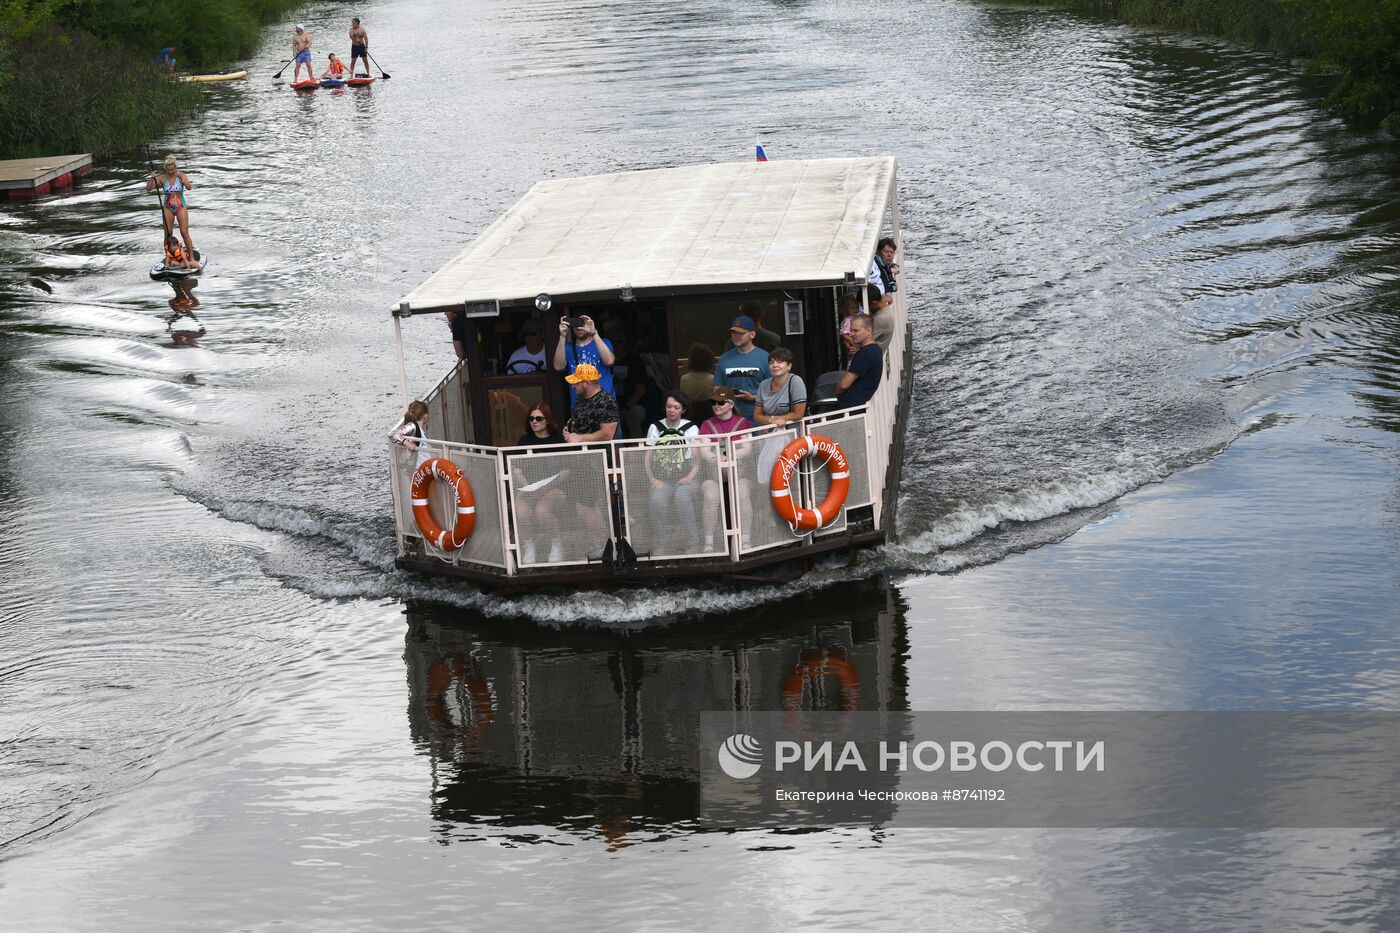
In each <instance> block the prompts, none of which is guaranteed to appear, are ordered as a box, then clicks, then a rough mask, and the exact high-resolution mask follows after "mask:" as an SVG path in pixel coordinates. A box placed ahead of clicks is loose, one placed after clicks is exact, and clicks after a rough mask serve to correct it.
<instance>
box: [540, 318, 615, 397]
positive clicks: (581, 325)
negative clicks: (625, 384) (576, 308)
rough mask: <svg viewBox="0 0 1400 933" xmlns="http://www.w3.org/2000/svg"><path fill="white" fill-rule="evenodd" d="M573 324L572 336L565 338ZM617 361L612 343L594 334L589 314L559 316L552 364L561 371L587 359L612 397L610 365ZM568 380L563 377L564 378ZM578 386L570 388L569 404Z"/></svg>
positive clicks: (571, 368)
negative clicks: (557, 335)
mask: <svg viewBox="0 0 1400 933" xmlns="http://www.w3.org/2000/svg"><path fill="white" fill-rule="evenodd" d="M571 322H572V324H573V339H572V340H570V339H569V326H570V323H571ZM615 362H617V356H616V355H615V354H614V353H613V345H612V344H611V343H610V342H609V341H608V340H606V339H605V338H603V337H600V336H599V335H598V325H597V324H594V323H593V318H591V317H589V316H588V315H586V314H580V315H579V316H578V317H576V318H572V319H571V318H569V317H561V318H559V342H558V343H557V344H555V345H554V368H555V369H557V370H558V371H559V372H561V373H571V372H573V371H574V368H575V367H577V366H578V365H579V364H580V363H587V364H588V365H590V366H592V367H593V368H594V369H596V370H597V371H598V375H599V376H600V378H601V385H602V388H603V391H604V392H606V393H607V394H608V395H610V396H613V397H614V399H616V393H615V391H614V389H613V373H612V365H613V363H615ZM564 381H565V382H568V379H567V377H566V378H565V380H564ZM578 399H579V391H578V389H576V388H574V389H570V393H569V404H570V406H572V405H576V404H578Z"/></svg>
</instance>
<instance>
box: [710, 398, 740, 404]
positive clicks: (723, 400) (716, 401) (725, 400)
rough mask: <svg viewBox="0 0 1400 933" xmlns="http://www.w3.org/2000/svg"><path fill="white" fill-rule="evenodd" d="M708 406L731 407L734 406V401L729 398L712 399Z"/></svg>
mask: <svg viewBox="0 0 1400 933" xmlns="http://www.w3.org/2000/svg"><path fill="white" fill-rule="evenodd" d="M710 404H711V405H733V404H734V400H733V399H731V398H712V399H710Z"/></svg>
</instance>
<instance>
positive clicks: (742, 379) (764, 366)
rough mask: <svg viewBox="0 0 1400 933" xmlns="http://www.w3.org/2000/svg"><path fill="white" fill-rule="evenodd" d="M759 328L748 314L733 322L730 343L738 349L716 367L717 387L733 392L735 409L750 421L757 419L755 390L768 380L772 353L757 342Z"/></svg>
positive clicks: (733, 349)
mask: <svg viewBox="0 0 1400 933" xmlns="http://www.w3.org/2000/svg"><path fill="white" fill-rule="evenodd" d="M757 328H758V325H756V324H755V323H754V320H753V318H751V317H749V316H748V315H747V314H741V315H739V316H738V317H736V318H735V319H734V320H733V321H731V322H730V324H729V339H730V340H731V341H733V343H734V346H732V347H730V348H729V349H728V350H726V351H725V352H724V355H723V356H721V357H720V358H719V364H718V365H717V366H716V367H715V386H716V387H719V386H728V387H729V388H731V389H733V390H734V405H735V407H736V408H738V409H739V413H740V414H742V415H743V416H744V417H745V418H748V419H750V420H752V419H753V402H754V390H756V389H757V388H758V384H759V383H760V382H762V381H763V380H765V379H767V378H768V351H767V350H762V349H760V348H759V347H758V346H757V345H755V344H754V342H753V339H754V336H755V332H756V331H757Z"/></svg>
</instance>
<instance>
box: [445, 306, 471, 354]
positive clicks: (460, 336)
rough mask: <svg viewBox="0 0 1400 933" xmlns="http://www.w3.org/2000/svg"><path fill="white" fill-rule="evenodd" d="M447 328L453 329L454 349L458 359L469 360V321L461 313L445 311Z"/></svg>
mask: <svg viewBox="0 0 1400 933" xmlns="http://www.w3.org/2000/svg"><path fill="white" fill-rule="evenodd" d="M442 313H443V315H444V316H445V317H446V318H447V326H448V327H450V328H452V349H453V350H455V351H457V359H459V360H465V359H466V358H467V319H466V318H465V317H463V316H462V312H461V311H444V312H442Z"/></svg>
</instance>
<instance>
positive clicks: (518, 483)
mask: <svg viewBox="0 0 1400 933" xmlns="http://www.w3.org/2000/svg"><path fill="white" fill-rule="evenodd" d="M525 423H526V425H527V430H526V431H525V433H524V434H523V435H521V437H520V440H519V441H517V442H516V446H517V447H540V446H545V445H548V444H562V443H564V435H563V434H561V433H560V432H559V422H557V421H555V420H554V412H552V411H551V410H550V408H549V406H548V405H546V404H544V403H543V402H541V403H540V404H538V405H536V406H534V407H533V408H531V409H530V411H529V413H528V414H527V415H526V416H525ZM567 472H568V471H567V470H560V469H556V468H554V467H553V466H551V461H550V460H549V459H546V458H540V457H517V458H515V460H513V461H512V463H511V477H512V479H513V480H514V483H515V508H516V512H517V514H516V527H517V528H519V529H521V530H522V536H523V540H522V541H521V552H520V559H521V561H522V562H523V563H526V564H533V563H535V562H536V560H535V558H536V555H537V554H538V553H539V545H540V543H542V542H548V546H549V560H550V561H551V562H553V561H557V560H559V559H560V558H561V557H562V556H563V550H562V547H561V545H560V540H559V517H560V515H561V514H562V513H563V510H564V488H563V487H564V482H563V476H564V474H565V473H567Z"/></svg>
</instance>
